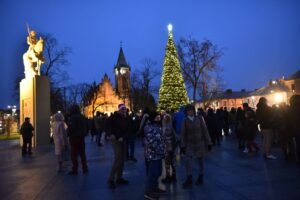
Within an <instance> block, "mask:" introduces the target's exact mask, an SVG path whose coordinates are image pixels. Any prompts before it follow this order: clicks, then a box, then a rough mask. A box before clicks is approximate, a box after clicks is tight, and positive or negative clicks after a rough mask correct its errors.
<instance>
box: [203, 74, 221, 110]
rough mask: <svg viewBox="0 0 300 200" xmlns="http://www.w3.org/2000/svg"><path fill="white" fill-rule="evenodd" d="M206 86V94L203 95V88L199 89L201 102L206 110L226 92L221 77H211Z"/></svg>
mask: <svg viewBox="0 0 300 200" xmlns="http://www.w3.org/2000/svg"><path fill="white" fill-rule="evenodd" d="M207 84H208V85H205V89H204V90H205V93H203V88H199V90H200V91H199V94H201V100H202V103H203V107H204V109H205V110H206V109H207V108H208V107H210V106H211V104H212V102H213V100H214V98H215V97H216V96H217V95H218V94H220V93H221V92H222V91H223V90H224V84H223V80H222V78H221V77H220V76H218V75H216V76H215V77H210V78H209V80H207Z"/></svg>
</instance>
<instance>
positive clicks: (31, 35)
mask: <svg viewBox="0 0 300 200" xmlns="http://www.w3.org/2000/svg"><path fill="white" fill-rule="evenodd" d="M27 31H28V36H27V44H28V45H29V47H28V50H27V52H26V53H24V55H23V63H24V67H25V70H24V73H25V78H28V77H34V76H35V75H40V74H41V65H42V64H43V63H44V62H45V58H44V56H43V50H44V40H43V38H42V37H40V38H39V40H37V38H36V32H35V31H34V30H30V28H29V26H28V25H27Z"/></svg>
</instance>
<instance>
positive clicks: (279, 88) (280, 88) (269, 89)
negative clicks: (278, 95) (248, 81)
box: [250, 84, 288, 96]
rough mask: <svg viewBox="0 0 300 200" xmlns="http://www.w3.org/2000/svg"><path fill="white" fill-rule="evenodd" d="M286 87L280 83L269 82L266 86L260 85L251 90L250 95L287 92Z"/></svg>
mask: <svg viewBox="0 0 300 200" xmlns="http://www.w3.org/2000/svg"><path fill="white" fill-rule="evenodd" d="M287 91H288V89H287V88H286V87H285V86H284V85H282V84H269V85H268V86H266V87H262V88H260V89H258V90H256V91H254V92H252V93H251V94H250V95H251V96H263V95H268V94H271V93H273V92H287Z"/></svg>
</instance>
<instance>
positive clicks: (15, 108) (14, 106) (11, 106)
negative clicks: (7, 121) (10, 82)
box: [7, 105, 17, 116]
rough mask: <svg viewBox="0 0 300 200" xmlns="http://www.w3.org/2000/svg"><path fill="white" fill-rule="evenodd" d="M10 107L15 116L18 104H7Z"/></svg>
mask: <svg viewBox="0 0 300 200" xmlns="http://www.w3.org/2000/svg"><path fill="white" fill-rule="evenodd" d="M7 108H8V109H11V115H12V116H14V115H15V113H16V110H17V106H16V105H8V106H7Z"/></svg>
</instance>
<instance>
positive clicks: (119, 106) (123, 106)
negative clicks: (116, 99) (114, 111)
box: [118, 103, 126, 110]
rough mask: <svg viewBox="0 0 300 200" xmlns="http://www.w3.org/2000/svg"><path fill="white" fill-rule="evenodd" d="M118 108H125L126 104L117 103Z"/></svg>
mask: <svg viewBox="0 0 300 200" xmlns="http://www.w3.org/2000/svg"><path fill="white" fill-rule="evenodd" d="M118 109H119V110H122V109H126V106H125V105H124V104H123V103H121V104H119V105H118Z"/></svg>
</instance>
